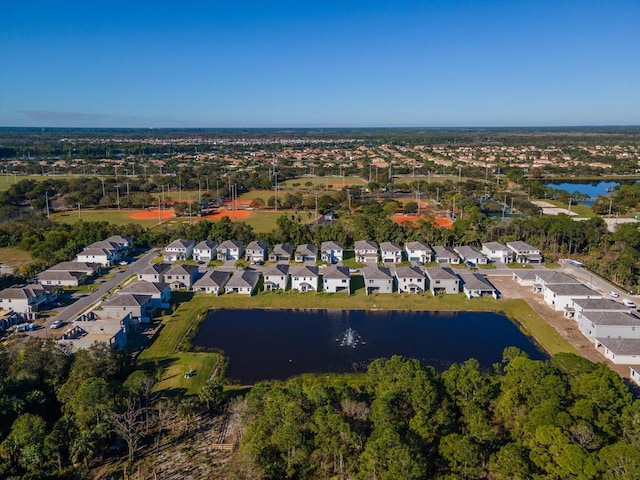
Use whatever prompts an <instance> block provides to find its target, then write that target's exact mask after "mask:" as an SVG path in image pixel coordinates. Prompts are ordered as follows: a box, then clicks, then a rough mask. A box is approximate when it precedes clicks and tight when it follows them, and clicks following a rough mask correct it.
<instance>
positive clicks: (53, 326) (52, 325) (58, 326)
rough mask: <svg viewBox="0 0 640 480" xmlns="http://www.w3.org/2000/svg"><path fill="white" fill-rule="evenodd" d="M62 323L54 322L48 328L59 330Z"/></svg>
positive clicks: (59, 321)
mask: <svg viewBox="0 0 640 480" xmlns="http://www.w3.org/2000/svg"><path fill="white" fill-rule="evenodd" d="M63 323H64V322H63V321H62V320H56V321H55V322H53V323H52V324H51V327H50V328H60V327H61V326H62V324H63Z"/></svg>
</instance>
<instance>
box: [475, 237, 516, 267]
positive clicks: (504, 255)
mask: <svg viewBox="0 0 640 480" xmlns="http://www.w3.org/2000/svg"><path fill="white" fill-rule="evenodd" d="M481 252H482V254H483V255H484V256H485V257H487V258H488V259H489V260H491V261H492V262H502V263H511V262H513V250H511V249H510V248H509V247H507V246H506V245H505V244H504V243H500V242H486V243H483V244H482V250H481Z"/></svg>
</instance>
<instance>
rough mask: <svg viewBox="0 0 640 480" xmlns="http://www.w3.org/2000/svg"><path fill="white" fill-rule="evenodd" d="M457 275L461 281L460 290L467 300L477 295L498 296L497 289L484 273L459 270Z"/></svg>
mask: <svg viewBox="0 0 640 480" xmlns="http://www.w3.org/2000/svg"><path fill="white" fill-rule="evenodd" d="M458 276H459V277H460V280H461V281H462V292H463V293H464V294H465V295H466V296H467V298H468V299H469V300H471V299H472V298H477V297H493V298H496V299H497V298H498V290H497V289H496V287H494V286H493V284H492V283H491V282H490V281H489V280H487V278H486V277H485V276H484V275H480V274H479V273H469V272H461V273H460V274H459V275H458Z"/></svg>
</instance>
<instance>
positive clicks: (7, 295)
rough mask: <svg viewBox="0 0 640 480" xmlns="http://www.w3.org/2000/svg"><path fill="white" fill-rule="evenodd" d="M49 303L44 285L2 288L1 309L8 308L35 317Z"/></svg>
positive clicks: (0, 296)
mask: <svg viewBox="0 0 640 480" xmlns="http://www.w3.org/2000/svg"><path fill="white" fill-rule="evenodd" d="M46 303H47V292H46V290H45V289H44V287H42V285H24V286H16V287H9V288H5V289H3V290H0V310H8V311H11V312H17V313H21V314H23V315H25V316H26V317H28V318H33V317H34V316H35V313H36V312H38V311H40V309H41V308H42V307H43V306H44V305H45V304H46Z"/></svg>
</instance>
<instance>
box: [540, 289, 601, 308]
mask: <svg viewBox="0 0 640 480" xmlns="http://www.w3.org/2000/svg"><path fill="white" fill-rule="evenodd" d="M542 295H543V298H544V301H545V303H546V304H547V305H549V306H550V307H551V308H553V309H554V310H555V311H556V312H562V311H563V310H564V309H565V308H568V307H571V306H572V305H573V301H574V300H575V299H579V298H581V299H594V298H595V299H598V298H602V295H601V294H600V293H599V292H596V291H595V290H593V289H591V288H589V287H587V286H586V285H583V284H581V283H557V284H551V285H546V286H544V287H543V289H542Z"/></svg>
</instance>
